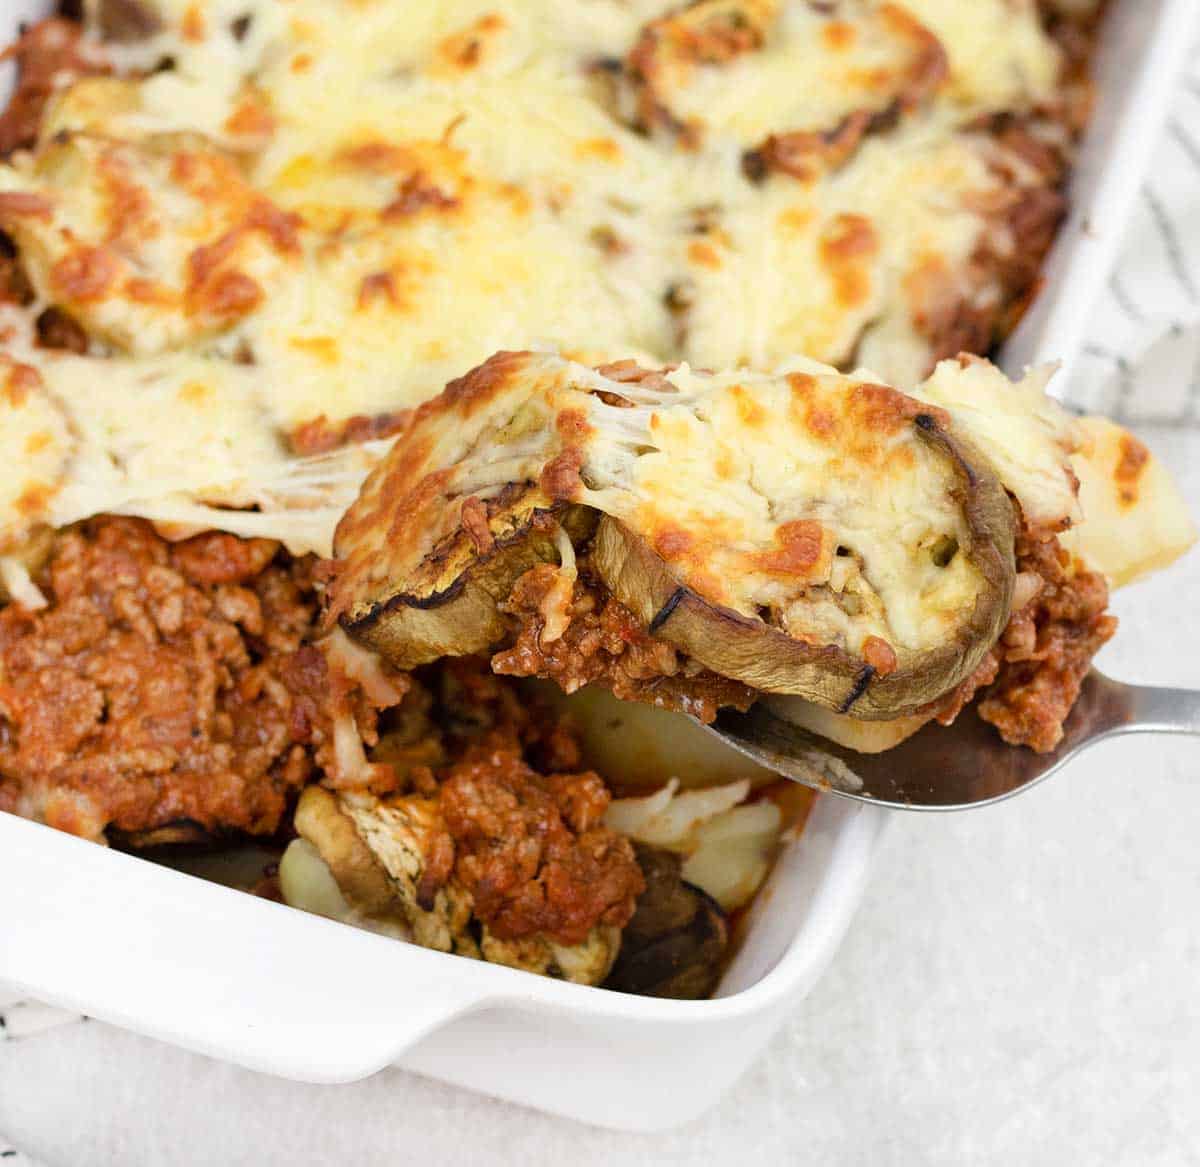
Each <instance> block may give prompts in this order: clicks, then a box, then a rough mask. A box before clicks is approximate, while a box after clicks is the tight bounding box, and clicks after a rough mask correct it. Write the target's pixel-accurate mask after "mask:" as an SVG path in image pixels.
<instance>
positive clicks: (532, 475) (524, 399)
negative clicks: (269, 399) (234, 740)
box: [334, 353, 1065, 653]
mask: <svg viewBox="0 0 1200 1167" xmlns="http://www.w3.org/2000/svg"><path fill="white" fill-rule="evenodd" d="M955 367H957V366H955ZM950 375H951V374H950V371H949V370H946V371H945V373H944V374H943V376H944V377H949V376H950ZM997 377H998V381H999V383H1000V385H1002V386H1003V387H1004V388H1005V389H1007V388H1009V386H1008V382H1007V381H1006V380H1005V379H1004V378H1003V376H1002V375H999V374H998V375H997ZM614 398H616V399H619V400H614ZM921 410H922V406H921V404H920V402H919V401H917V400H915V399H913V398H910V397H907V396H905V395H904V394H901V393H899V392H897V391H896V390H895V389H892V388H890V387H887V386H884V385H880V384H877V383H873V382H871V381H869V380H866V379H864V378H862V377H848V376H844V375H841V374H839V373H837V372H836V370H833V369H830V368H828V367H827V366H823V365H819V364H816V363H813V362H808V361H798V362H794V363H793V364H792V365H791V366H790V367H789V369H788V370H787V371H786V372H784V373H783V374H782V375H779V376H767V375H764V374H751V373H743V372H727V373H720V374H700V373H696V372H694V371H692V370H690V369H689V368H688V367H687V366H683V367H681V368H679V369H677V370H675V371H674V372H671V373H669V374H666V375H653V376H651V377H649V378H648V379H646V378H643V379H639V380H629V379H628V378H623V377H619V376H618V379H615V380H614V379H610V378H608V377H606V376H604V375H602V373H599V372H596V371H594V370H592V369H589V368H587V367H585V366H582V365H579V364H574V363H572V362H568V361H564V360H563V359H561V358H559V357H556V356H552V355H549V354H537V353H524V354H521V353H518V354H501V355H500V356H498V357H496V358H493V360H491V361H489V362H488V364H486V365H484V366H483V367H481V368H480V369H478V370H476V371H475V372H473V373H472V374H471V375H470V376H469V377H467V378H465V379H464V380H463V381H462V382H460V383H459V384H457V385H455V386H451V387H449V388H448V389H447V391H446V393H445V394H443V395H442V396H441V397H440V398H438V399H437V400H436V401H434V402H432V403H430V404H429V405H428V406H426V408H425V409H424V410H422V413H421V416H420V417H419V418H418V419H417V420H416V421H415V422H414V424H413V425H412V426H411V427H410V428H409V429H408V430H406V431H405V433H404V435H403V436H402V437H401V438H400V439H399V441H398V442H397V444H396V446H395V447H394V450H393V452H392V453H391V454H390V455H389V457H388V458H387V459H386V460H385V462H384V463H383V464H381V466H380V467H379V468H378V470H377V471H376V472H375V473H374V474H373V475H372V478H371V479H370V481H369V482H368V484H367V486H366V487H365V489H364V491H363V495H362V496H361V498H360V500H359V502H358V503H356V505H355V506H354V508H352V510H351V511H350V512H349V514H348V515H347V517H346V519H345V520H344V521H343V522H342V524H341V525H340V526H339V529H338V536H337V548H336V549H337V552H338V554H339V556H340V557H342V559H343V560H344V564H345V566H344V568H343V571H342V572H341V573H340V575H339V579H338V582H337V588H338V590H339V597H340V598H339V599H335V601H334V604H335V607H337V606H338V605H339V604H341V605H342V608H343V610H345V609H349V610H351V611H352V612H353V613H355V614H359V613H361V611H362V610H365V609H366V608H369V607H370V606H371V604H373V603H375V602H377V601H378V600H379V599H380V598H381V597H382V596H384V595H385V594H390V591H395V590H401V591H403V590H405V589H406V588H407V587H409V586H410V581H411V580H413V579H414V578H415V577H416V574H417V568H418V565H420V564H421V563H422V562H423V561H424V560H425V558H426V556H428V555H429V554H430V552H431V551H432V550H433V549H434V548H435V547H437V546H445V544H444V542H443V541H444V540H446V539H447V537H448V536H451V535H452V534H453V532H455V531H456V530H457V529H458V528H459V526H460V525H461V523H462V521H463V520H462V514H463V508H464V506H465V502H466V500H468V499H470V498H471V497H475V498H481V497H482V498H487V497H492V496H494V495H495V494H496V493H497V492H499V491H500V490H501V489H502V488H503V487H504V486H506V485H507V484H508V483H510V482H517V483H521V482H537V483H539V484H540V489H541V490H542V491H543V492H546V496H547V498H549V499H557V500H559V501H563V500H569V501H571V502H575V503H581V504H584V505H586V506H589V507H593V508H595V509H596V510H598V511H600V512H602V513H604V514H607V515H610V516H612V517H614V518H616V519H617V520H619V521H620V522H621V523H622V525H623V526H624V527H626V528H627V529H628V530H630V531H631V532H633V533H634V534H635V535H636V536H637V537H638V538H640V539H641V540H643V541H644V542H645V544H646V545H647V546H648V547H649V548H651V549H652V550H653V552H654V553H655V554H656V555H657V556H658V557H659V559H661V560H662V561H663V563H665V564H666V566H667V568H668V569H669V570H670V572H671V575H672V577H673V578H674V579H676V580H678V581H679V582H680V583H682V584H685V585H686V586H687V587H688V588H690V589H691V590H692V591H694V592H695V593H697V594H698V595H699V596H701V597H703V598H704V599H705V600H707V601H709V602H711V603H714V604H717V605H720V606H722V607H724V608H726V609H731V610H732V611H734V612H737V613H739V614H741V615H743V616H746V617H750V618H752V619H760V618H761V619H769V621H770V622H771V623H772V624H774V625H775V626H777V627H780V628H782V629H783V630H784V631H786V632H787V633H788V634H789V635H790V636H792V637H794V638H797V639H802V640H810V641H812V642H813V643H817V644H835V645H838V646H841V647H844V648H848V649H850V650H851V651H854V652H856V653H858V652H860V651H862V650H863V648H864V645H866V643H867V642H868V641H870V640H872V639H876V640H880V641H883V642H884V646H887V647H894V648H896V649H898V650H902V651H905V652H909V653H917V652H919V651H921V650H922V649H925V648H929V647H930V646H933V645H937V644H941V643H945V641H946V640H947V639H948V638H951V637H952V636H953V630H954V629H956V628H957V627H958V626H959V625H960V624H961V622H962V620H963V614H964V612H969V611H971V610H972V609H973V608H974V606H975V603H976V600H977V598H978V597H979V596H980V595H981V594H982V591H983V589H984V588H985V587H986V581H985V580H984V578H983V576H982V574H981V572H980V570H979V568H978V566H977V565H976V563H975V562H974V561H973V560H972V559H971V557H970V556H968V555H967V554H958V553H957V549H958V548H962V547H969V546H970V543H971V539H972V534H971V531H970V530H969V529H968V525H967V520H966V517H965V515H964V512H963V505H962V493H963V492H962V483H961V481H960V479H959V477H958V474H957V471H956V467H955V464H954V463H953V461H952V459H950V458H949V457H947V456H946V454H945V452H944V450H943V449H942V448H941V447H940V446H935V445H933V444H932V443H931V442H929V441H927V440H926V435H925V431H924V430H923V429H922V427H921V425H919V424H915V423H914V419H915V418H916V417H917V416H918V415H920V414H921ZM934 414H937V411H934ZM938 416H940V417H941V422H940V423H939V422H935V421H934V415H931V416H929V417H926V418H925V421H926V422H927V423H929V424H930V425H936V424H946V421H947V419H946V417H945V415H944V414H939V415H938ZM1028 425H1029V426H1030V427H1031V428H1032V427H1033V426H1035V425H1036V421H1035V420H1033V418H1032V415H1031V418H1030V420H1029V422H1028ZM1063 457H1064V460H1065V455H1063ZM560 464H564V465H565V466H566V468H567V473H566V474H565V476H562V475H561V474H560V472H559V471H557V470H556V467H558V466H559V465H560ZM539 505H549V503H548V502H547V501H546V500H545V499H543V501H542V503H541V504H539Z"/></svg>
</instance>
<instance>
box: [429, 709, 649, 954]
mask: <svg viewBox="0 0 1200 1167" xmlns="http://www.w3.org/2000/svg"><path fill="white" fill-rule="evenodd" d="M439 798H440V802H441V812H442V820H443V822H444V823H445V826H446V830H447V833H448V834H449V836H450V838H451V839H452V840H453V845H454V867H453V871H454V877H455V879H456V880H457V882H458V883H459V884H461V885H462V886H463V887H464V888H465V889H466V890H467V891H468V892H469V893H470V895H471V898H472V901H473V905H474V907H473V910H474V914H475V915H476V916H477V917H478V918H479V919H480V920H481V921H482V922H483V923H484V924H486V925H487V927H488V929H489V930H490V931H491V932H492V933H493V934H494V935H495V936H496V937H497V938H498V939H501V940H517V939H520V938H521V937H524V936H532V935H534V934H537V933H540V934H543V935H545V936H548V937H550V938H551V939H552V940H556V941H558V942H559V943H561V944H581V943H582V942H583V941H584V940H585V939H587V935H588V933H589V932H590V931H591V930H592V929H593V928H594V927H596V926H597V925H600V924H609V925H612V926H614V927H618V928H620V927H623V926H624V925H625V924H626V923H627V922H628V920H629V918H630V917H631V916H632V915H633V910H634V906H635V904H636V902H637V897H638V896H639V895H640V894H641V892H642V890H643V888H644V886H645V885H644V882H643V880H642V873H641V869H640V868H639V867H638V865H637V860H636V859H635V857H634V853H633V847H632V845H631V844H630V842H629V840H628V839H626V838H624V837H623V836H621V835H618V834H616V833H615V832H614V831H611V830H609V829H608V828H607V827H605V826H604V825H603V817H604V811H605V809H606V808H607V807H608V803H609V798H610V795H609V792H608V788H607V787H606V786H605V785H604V782H603V780H602V779H601V778H600V776H599V775H598V774H595V773H592V772H590V771H589V772H585V773H581V774H549V775H542V774H539V773H537V771H535V770H534V769H532V768H531V767H530V766H529V765H528V764H527V763H526V762H525V761H524V760H523V758H522V756H521V750H520V744H519V742H518V741H517V739H516V737H515V735H514V734H512V733H511V732H509V733H506V732H503V731H498V732H493V733H492V734H490V735H489V736H488V738H487V739H486V740H485V741H483V742H481V743H479V744H478V745H475V746H473V747H471V748H470V749H468V750H467V752H466V754H465V755H464V756H463V758H462V759H461V760H460V761H458V762H456V763H455V764H454V765H452V766H451V767H449V769H448V770H447V772H446V773H445V776H444V778H443V779H442V781H441V782H440V784H439Z"/></svg>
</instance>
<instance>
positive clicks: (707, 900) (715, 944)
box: [604, 843, 729, 1001]
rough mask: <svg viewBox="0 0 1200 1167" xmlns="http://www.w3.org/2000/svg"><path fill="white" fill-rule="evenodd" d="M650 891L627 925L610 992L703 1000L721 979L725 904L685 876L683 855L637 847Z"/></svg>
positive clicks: (607, 985)
mask: <svg viewBox="0 0 1200 1167" xmlns="http://www.w3.org/2000/svg"><path fill="white" fill-rule="evenodd" d="M635 851H636V853H637V860H638V866H639V867H641V869H642V875H643V876H644V877H645V880H646V890H645V891H644V892H643V893H642V895H641V897H640V898H639V899H638V905H637V911H635V912H634V915H633V919H632V920H630V921H629V923H628V924H627V925H626V926H625V932H624V934H623V936H622V937H621V948H620V951H619V952H618V953H617V959H616V962H615V963H614V964H613V967H612V971H611V972H610V973H609V974H608V979H607V980H606V981H605V982H604V987H605V988H607V989H615V990H617V992H621V993H637V994H638V995H639V996H643V997H673V998H675V999H677V1000H684V1001H699V1000H702V999H704V998H705V997H710V996H711V995H712V992H713V990H714V989H715V988H716V987H717V982H718V981H719V980H720V979H721V970H722V968H723V966H724V958H725V951H726V949H727V947H728V944H729V924H728V921H727V920H726V918H725V913H724V912H722V911H721V907H720V905H719V904H718V903H717V902H716V900H714V899H713V898H712V897H711V896H709V895H707V894H706V893H705V892H703V891H701V890H700V889H699V888H698V887H695V886H693V885H692V884H690V883H687V882H686V881H685V880H684V879H683V877H682V875H681V874H680V868H681V864H680V860H679V856H678V855H673V854H671V852H669V851H663V850H660V849H659V848H656V847H648V846H646V845H645V844H644V843H638V844H637V845H636V846H635Z"/></svg>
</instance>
